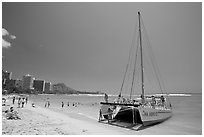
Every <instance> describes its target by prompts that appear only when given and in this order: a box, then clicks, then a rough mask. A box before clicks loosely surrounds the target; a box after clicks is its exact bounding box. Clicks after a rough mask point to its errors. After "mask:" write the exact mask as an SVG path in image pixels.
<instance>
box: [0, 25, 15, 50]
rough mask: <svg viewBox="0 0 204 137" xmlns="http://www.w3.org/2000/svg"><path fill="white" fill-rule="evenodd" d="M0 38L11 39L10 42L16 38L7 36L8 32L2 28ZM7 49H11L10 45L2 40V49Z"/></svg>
mask: <svg viewBox="0 0 204 137" xmlns="http://www.w3.org/2000/svg"><path fill="white" fill-rule="evenodd" d="M2 37H8V38H9V39H12V40H13V39H16V36H14V35H11V34H9V32H8V31H7V30H6V29H4V28H2ZM9 47H11V43H10V42H8V41H6V40H4V39H3V38H2V48H9Z"/></svg>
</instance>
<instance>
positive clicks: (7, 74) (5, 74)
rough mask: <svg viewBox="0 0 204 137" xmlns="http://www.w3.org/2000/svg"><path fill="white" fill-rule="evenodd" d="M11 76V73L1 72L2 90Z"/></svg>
mask: <svg viewBox="0 0 204 137" xmlns="http://www.w3.org/2000/svg"><path fill="white" fill-rule="evenodd" d="M11 76H12V72H8V71H4V70H2V86H3V88H4V87H5V86H6V81H7V83H8V81H9V80H10V79H11Z"/></svg>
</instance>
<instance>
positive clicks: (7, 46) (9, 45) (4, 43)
mask: <svg viewBox="0 0 204 137" xmlns="http://www.w3.org/2000/svg"><path fill="white" fill-rule="evenodd" d="M9 47H11V43H9V42H7V41H5V40H4V39H2V48H9Z"/></svg>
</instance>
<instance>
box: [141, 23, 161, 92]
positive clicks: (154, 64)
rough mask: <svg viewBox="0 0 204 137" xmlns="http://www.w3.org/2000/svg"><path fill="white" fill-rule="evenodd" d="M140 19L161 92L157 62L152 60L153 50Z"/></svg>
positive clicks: (153, 58)
mask: <svg viewBox="0 0 204 137" xmlns="http://www.w3.org/2000/svg"><path fill="white" fill-rule="evenodd" d="M141 20H142V24H143V25H142V26H143V28H144V32H145V33H144V34H145V35H146V37H147V41H148V44H147V46H148V47H149V55H150V56H151V57H150V59H151V63H152V66H153V69H154V72H155V74H156V78H157V81H158V83H159V87H160V90H161V92H162V93H163V90H162V84H161V80H160V78H159V76H160V75H159V72H157V71H158V64H157V62H156V61H154V60H155V57H154V54H153V51H152V49H151V46H150V41H149V38H148V35H147V32H146V28H145V26H144V22H143V19H141Z"/></svg>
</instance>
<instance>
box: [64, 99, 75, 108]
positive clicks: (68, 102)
mask: <svg viewBox="0 0 204 137" xmlns="http://www.w3.org/2000/svg"><path fill="white" fill-rule="evenodd" d="M77 104H78V103H73V104H72V106H73V107H77ZM69 106H70V105H69V102H67V107H69ZM62 108H64V102H63V101H62Z"/></svg>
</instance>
